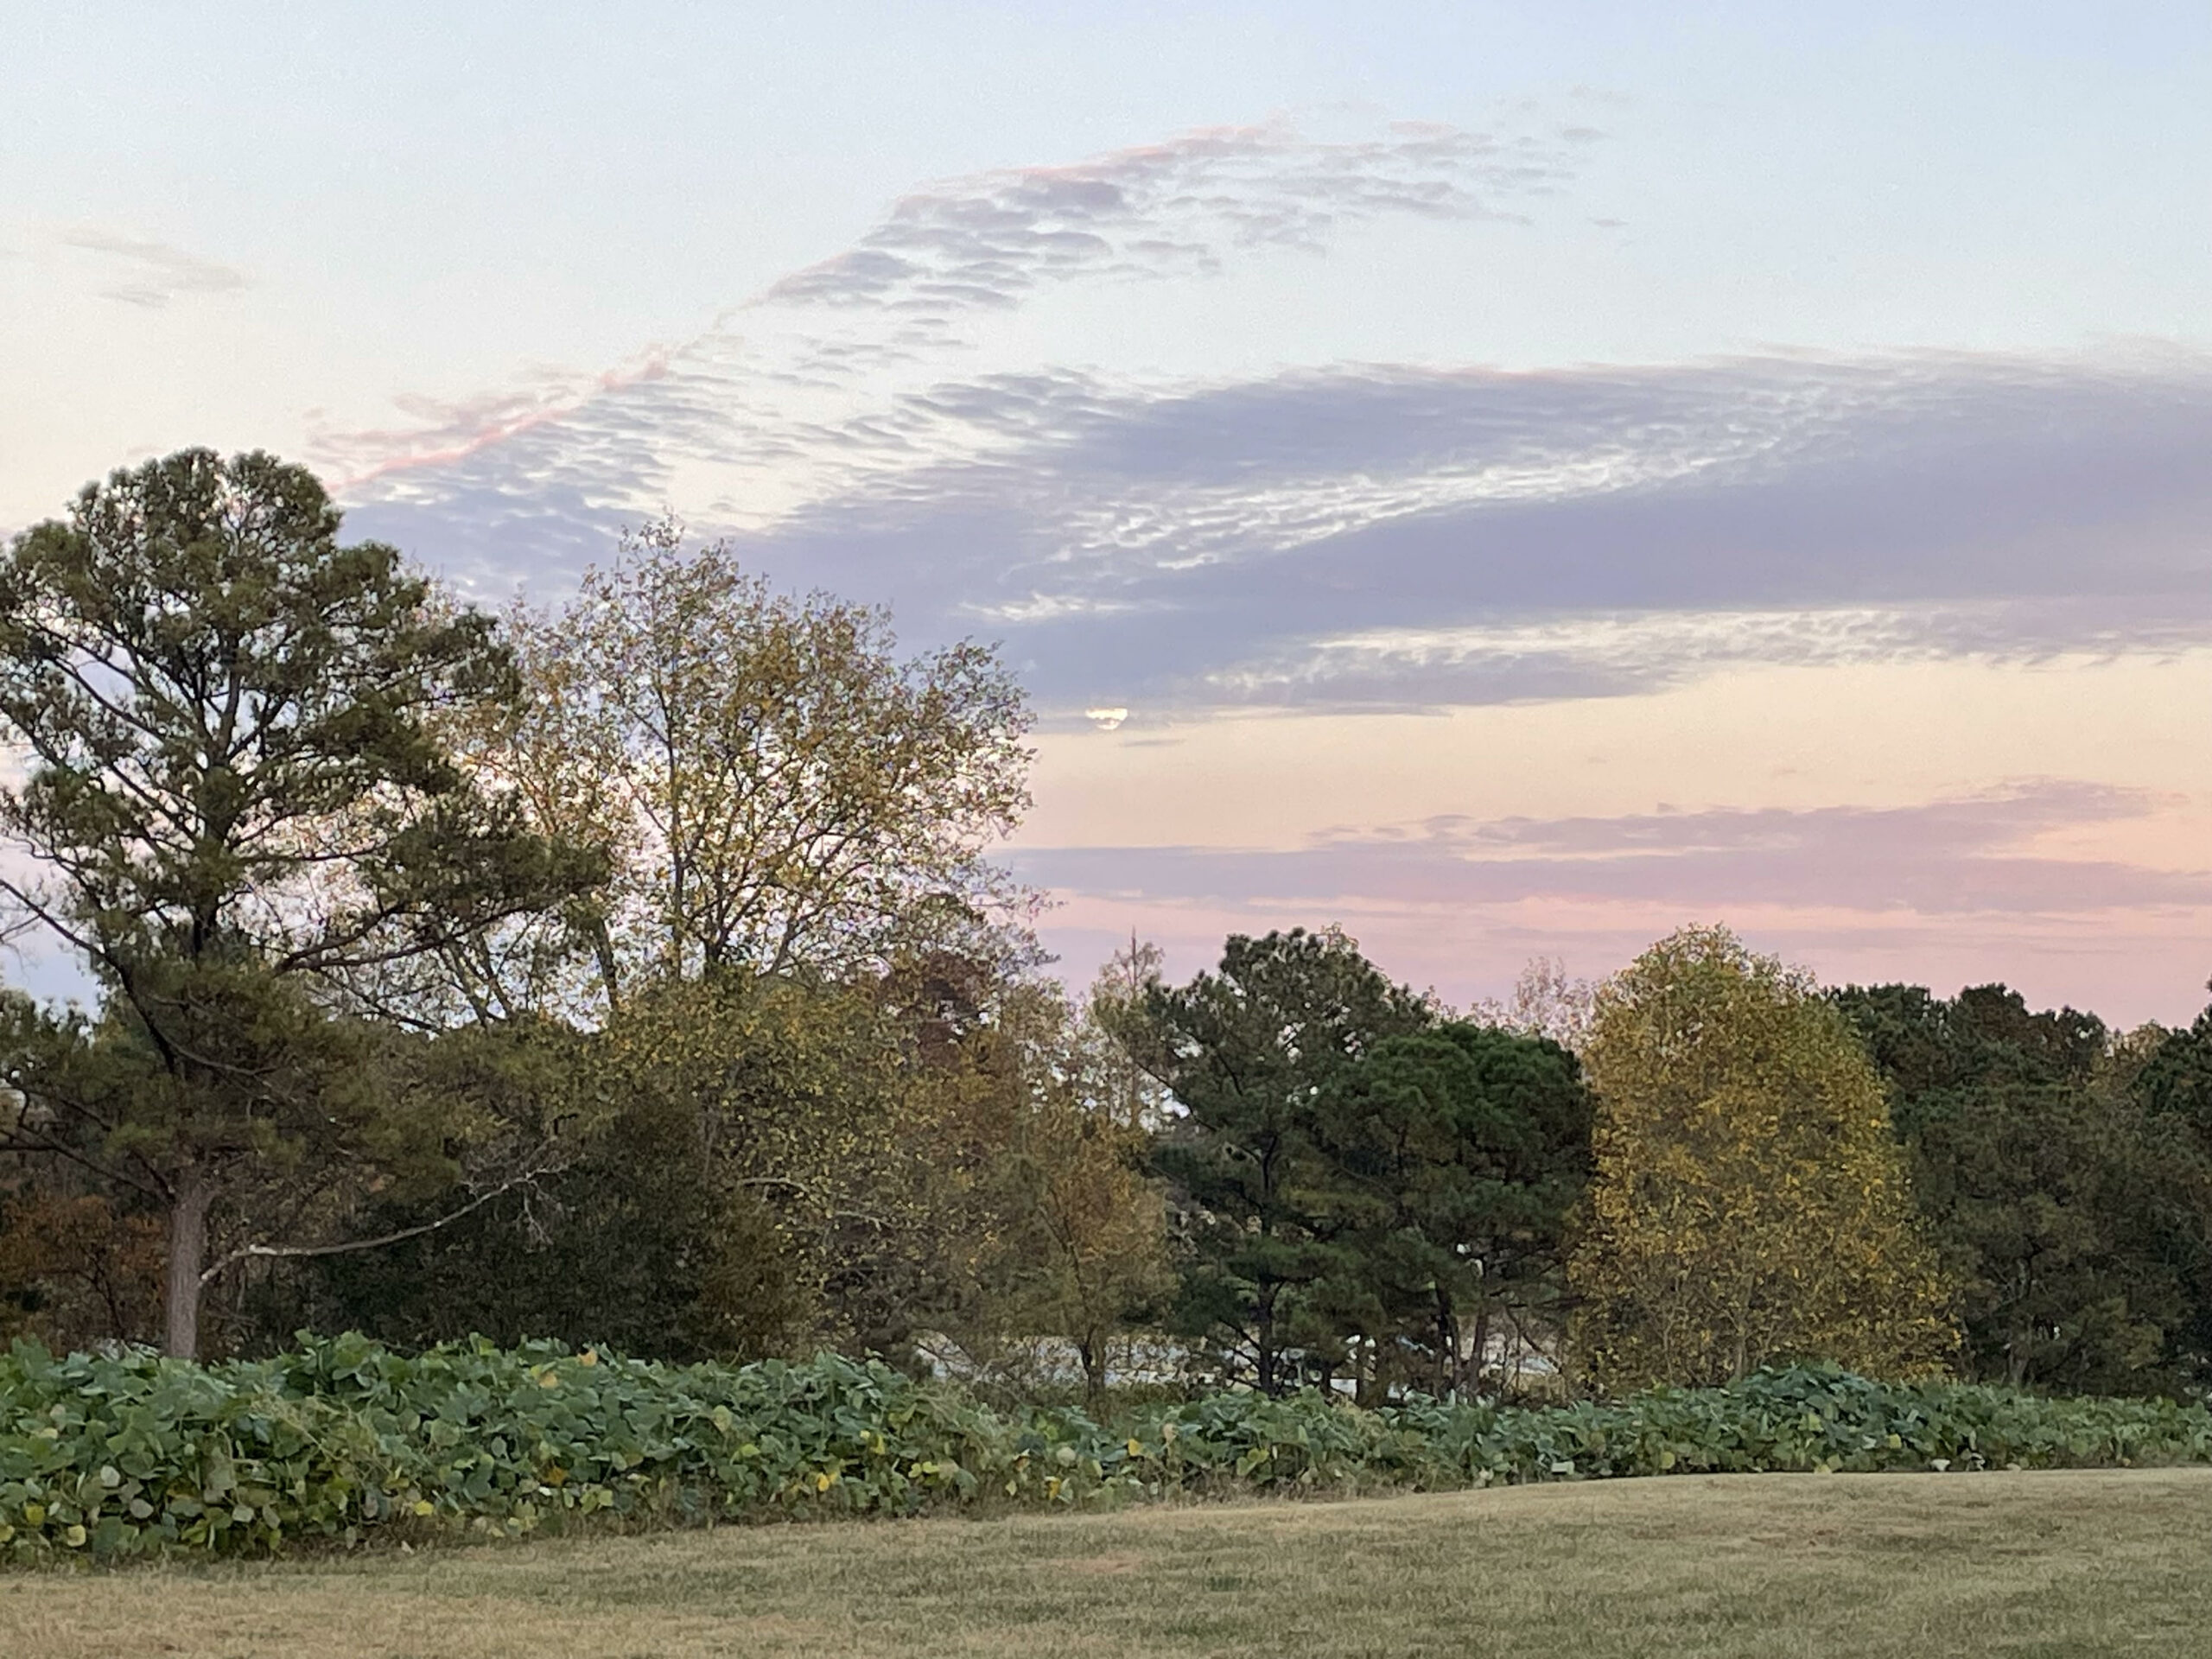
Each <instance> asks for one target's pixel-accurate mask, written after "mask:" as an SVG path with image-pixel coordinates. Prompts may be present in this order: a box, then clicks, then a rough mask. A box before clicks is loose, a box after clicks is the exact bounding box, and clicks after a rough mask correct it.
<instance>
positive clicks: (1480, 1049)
mask: <svg viewBox="0 0 2212 1659" xmlns="http://www.w3.org/2000/svg"><path fill="white" fill-rule="evenodd" d="M1028 728H1029V713H1028V709H1027V705H1026V702H1025V701H1024V699H1023V696H1022V694H1021V691H1020V686H1019V684H1018V683H1017V682H1016V680H1015V678H1014V676H1013V674H1012V673H1011V672H1010V671H1009V670H1008V669H1007V666H1006V664H1004V663H1003V662H1002V661H1001V659H1000V658H999V657H998V656H997V654H996V653H995V652H994V651H992V650H990V649H988V648H987V647H983V646H981V645H975V644H972V643H963V644H960V645H954V646H951V647H948V648H945V649H943V650H939V651H936V652H925V653H921V654H918V655H912V656H909V655H902V654H901V653H900V652H899V647H898V644H897V641H896V639H895V637H894V636H893V632H892V630H891V626H890V622H889V619H888V618H887V616H886V615H885V614H884V613H881V612H880V611H878V610H874V609H870V608H868V607H859V606H854V605H850V604H848V603H845V602H843V601H839V600H837V599H836V598H834V597H832V596H829V595H823V594H813V595H807V596H803V597H793V596H789V595H785V594H779V593H778V592H776V591H774V590H772V588H769V587H768V586H767V585H766V583H765V582H762V581H761V580H760V579H759V578H758V577H755V576H753V575H749V574H747V573H746V572H745V571H744V570H742V569H741V567H740V566H739V564H738V563H737V562H736V560H735V558H734V556H733V554H732V553H731V551H730V550H729V549H728V548H727V547H726V546H723V545H721V544H713V545H707V546H696V545H692V544H690V543H687V542H686V541H685V540H684V538H683V536H682V534H681V533H680V531H678V530H677V528H676V527H675V526H673V525H672V524H657V525H652V526H648V527H647V528H646V529H645V531H642V532H639V533H638V534H636V535H634V536H632V537H629V538H627V539H626V542H625V543H624V545H623V546H622V548H621V549H620V553H619V555H618V556H617V557H616V558H615V559H614V561H613V563H611V564H610V565H609V566H608V567H607V568H606V569H601V570H594V571H593V572H591V573H589V574H588V575H587V576H586V577H585V578H584V579H583V581H582V584H581V586H580V587H579V588H578V589H577V590H576V591H575V594H572V595H571V596H569V598H568V599H567V600H566V601H563V602H562V603H560V604H558V605H556V606H554V607H550V608H532V607H527V606H524V605H521V604H517V605H515V606H513V607H509V608H508V609H507V610H506V611H505V612H504V613H499V614H493V613H486V611H484V610H482V609H480V608H479V607H475V606H473V605H471V604H469V603H467V602H466V601H464V600H463V599H462V598H461V597H460V596H458V595H456V594H454V593H453V592H451V591H449V590H448V589H446V588H442V587H441V586H440V585H439V584H437V583H435V582H433V581H431V580H430V579H429V577H427V576H426V575H423V573H422V572H420V571H419V570H417V569H415V568H413V567H412V566H410V564H409V563H408V562H407V561H406V560H405V559H404V557H403V556H401V555H400V553H399V552H398V551H397V550H395V549H392V548H390V547H386V546H383V545H380V544H378V543H344V542H343V541H342V540H341V539H340V518H339V515H338V513H337V512H336V511H335V510H334V507H333V506H332V505H331V503H330V502H329V500H328V499H327V495H326V494H325V493H324V492H323V490H322V488H321V485H320V484H319V483H318V482H317V481H316V480H315V478H314V477H313V476H312V474H308V472H306V471H305V470H304V469H302V468H299V467H292V466H288V465H286V464H284V463H282V462H280V461H276V460H274V459H272V458H270V457H268V456H266V455H260V454H250V455H242V456H238V457H234V458H230V459H225V458H223V457H220V456H218V455H216V454H213V453H212V452H208V451H205V450H191V451H186V452H182V453H181V454H176V455H173V456H170V457H168V458H166V459H164V460H161V461H154V462H150V463H148V464H146V465H145V466H143V467H138V468H136V469H134V470H130V471H124V472H118V473H117V474H113V475H112V476H111V477H110V478H109V479H108V480H105V482H102V483H99V484H95V485H91V486H86V489H85V490H84V491H83V492H82V493H80V495H79V498H78V499H77V500H76V501H75V503H74V504H73V507H72V508H71V510H70V512H69V513H68V514H67V517H66V518H61V519H57V520H55V521H53V522H50V523H48V524H41V525H39V526H36V527H35V528H34V529H33V530H31V531H28V532H26V533H24V534H23V535H22V536H21V537H17V538H16V540H15V541H14V543H12V544H11V546H10V549H9V550H8V552H7V555H6V557H5V558H4V560H0V732H4V733H5V734H6V738H7V741H8V742H9V745H10V751H11V753H12V756H13V759H14V760H15V762H16V766H15V771H14V772H13V774H12V776H11V777H10V779H9V781H8V782H7V784H6V786H5V788H4V790H0V830H4V832H5V834H6V835H7V836H8V837H9V839H10V841H11V842H13V843H14V846H15V848H16V851H17V854H18V856H17V857H16V858H15V859H14V860H13V861H10V862H7V863H4V864H0V893H4V895H5V898H6V899H7V901H8V904H9V906H10V911H9V914H8V918H7V925H9V926H10V928H12V929H14V930H16V931H19V932H21V933H22V935H23V937H24V938H27V939H28V938H33V937H35V938H39V939H41V940H42V941H43V943H44V944H45V945H46V947H47V948H48V949H49V950H51V949H56V948H58V949H59V950H61V951H62V952H64V953H65V954H66V955H67V956H68V957H72V958H73V959H74V960H75V961H76V962H77V963H79V964H80V965H81V967H82V969H84V971H85V972H86V975H87V976H88V977H89V982H90V984H91V985H92V988H93V990H92V998H91V1003H90V1006H89V1007H78V1006H75V1005H72V1004H57V1003H55V1002H54V1001H52V1000H51V999H49V1000H48V1001H39V1000H36V999H34V998H33V997H31V996H30V995H28V994H26V993H24V992H23V991H21V990H10V991H7V992H5V993H4V995H0V1153H4V1154H8V1155H7V1156H6V1157H5V1158H4V1159H0V1334H6V1333H7V1332H10V1331H14V1332H24V1333H29V1334H35V1335H38V1336H40V1337H41V1338H44V1339H46V1340H48V1341H49V1342H52V1343H56V1344H64V1345H81V1344H91V1343H98V1342H102V1341H108V1342H115V1341H123V1342H132V1341H149V1340H152V1341H159V1342H160V1343H162V1344H163V1345H165V1346H166V1347H167V1348H168V1350H169V1351H172V1352H178V1353H185V1354H213V1353H216V1352H219V1351H257V1350H261V1349H266V1348H270V1347H271V1346H274V1345H276V1344H279V1343H281V1342H283V1340H284V1339H285V1338H287V1337H288V1336H289V1333H290V1332H292V1331H293V1330H295V1329H297V1328H301V1327H311V1328H315V1329H321V1330H326V1331H328V1330H338V1329H359V1330H363V1331H365V1332H368V1333H370V1334H371V1335H372V1336H376V1337H378V1338H384V1339H385V1340H387V1341H391V1342H393V1343H397V1344H426V1343H429V1342H432V1341H436V1340H440V1339H443V1338H453V1337H458V1336H462V1335H467V1334H470V1333H482V1334H485V1335H488V1336H491V1337H493V1338H497V1339H499V1340H502V1341H506V1342H514V1341H518V1340H521V1339H523V1338H535V1337H554V1338H564V1339H567V1340H569V1341H571V1342H575V1343H582V1342H604V1343H611V1344H614V1345H616V1346H618V1347H621V1348H625V1349H627V1350H630V1351H634V1352H638V1353H640V1354H646V1355H652V1356H658V1357H671V1358H691V1357H706V1356H721V1357H741V1358H742V1357H756V1356H761V1355H767V1354H774V1353H785V1352H797V1351H807V1350H810V1349H811V1348H815V1347H819V1346H828V1347H835V1348H842V1349H844V1350H846V1351H873V1352H879V1353H883V1354H886V1355H890V1356H894V1357H905V1358H909V1359H912V1360H913V1361H914V1363H921V1361H920V1360H919V1359H918V1358H917V1355H918V1347H919V1346H921V1345H926V1344H950V1345H952V1346H955V1347H957V1349H958V1351H960V1353H961V1354H962V1355H963V1356H965V1357H966V1358H967V1359H968V1360H969V1362H972V1363H979V1364H983V1365H989V1364H993V1363H998V1364H1001V1365H1004V1366H1013V1365H1014V1364H1016V1363H1017V1362H1019V1361H1020V1359H1021V1357H1023V1356H1025V1355H1031V1354H1033V1353H1034V1351H1035V1344H1036V1343H1037V1342H1038V1341H1039V1339H1040V1338H1057V1339H1058V1340H1059V1341H1061V1342H1063V1343H1065V1344H1066V1345H1067V1347H1068V1349H1069V1351H1071V1352H1072V1353H1073V1354H1074V1355H1075V1356H1076V1357H1077V1360H1078V1362H1079V1363H1080V1366H1081V1368H1082V1370H1083V1372H1084V1376H1085V1379H1086V1381H1087V1382H1088V1383H1089V1384H1090V1386H1091V1387H1093V1388H1094V1389H1095V1388H1096V1387H1099V1386H1102V1385H1103V1383H1104V1382H1105V1381H1106V1378H1107V1376H1108V1372H1109V1364H1110V1363H1111V1357H1112V1355H1113V1354H1114V1353H1115V1352H1116V1351H1117V1350H1118V1349H1122V1348H1126V1347H1127V1346H1128V1344H1130V1343H1131V1342H1132V1341H1138V1340H1144V1341H1147V1342H1148V1344H1149V1347H1150V1350H1151V1351H1153V1352H1154V1353H1155V1354H1160V1353H1172V1354H1173V1355H1175V1356H1177V1357H1179V1359H1180V1360H1181V1361H1182V1362H1183V1363H1185V1364H1186V1365H1188V1366H1191V1367H1193V1368H1195V1369H1197V1370H1200V1371H1202V1372H1204V1373H1205V1374H1206V1375H1210V1376H1216V1377H1218V1378H1225V1379H1229V1380H1232V1381H1242V1382H1248V1383H1251V1384H1252V1385H1254V1386H1255V1387H1257V1388H1259V1389H1262V1390H1265V1391H1268V1392H1281V1391H1284V1390H1287V1389H1293V1388H1296V1387H1299V1386H1303V1385H1307V1384H1313V1385H1319V1386H1322V1387H1331V1386H1335V1387H1340V1388H1347V1389H1353V1390H1355V1391H1357V1392H1358V1393H1359V1394H1361V1395H1363V1396H1366V1397H1370V1398H1380V1397H1383V1396H1386V1395H1390V1394H1393V1393H1399V1392H1404V1391H1408V1390H1412V1391H1420V1392H1428V1393H1437V1394H1443V1393H1450V1392H1455V1391H1456V1392H1462V1393H1464V1392H1468V1391H1471V1390H1475V1389H1484V1388H1489V1387H1496V1386H1499V1385H1500V1384H1501V1383H1510V1382H1511V1381H1512V1380H1513V1379H1515V1378H1524V1377H1527V1376H1535V1375H1546V1376H1552V1377H1555V1378H1560V1379H1563V1380H1564V1381H1565V1382H1566V1383H1569V1384H1571V1385H1573V1386H1590V1387H1595V1388H1599V1389H1624V1388H1632V1387H1635V1386H1637V1385H1640V1384H1642V1383H1649V1382H1653V1381H1666V1382H1675V1383H1697V1382H1707V1381H1713V1380H1720V1379H1725V1378H1727V1377H1730V1376H1740V1375H1743V1374H1745V1372H1746V1371H1747V1370H1751V1369H1753V1368H1756V1367H1757V1366H1758V1365H1761V1364H1763V1363H1769V1362H1771V1361H1774V1360H1777V1359H1782V1358H1789V1357H1808V1356H1815V1357H1831V1358H1836V1359H1840V1360H1842V1361H1844V1362H1845V1363H1850V1364H1853V1365H1854V1366H1857V1367H1859V1368H1860V1369H1862V1370H1867V1371H1869V1372H1871V1373H1875V1374H1885V1375H1904V1374H1911V1373H1915V1372H1921V1371H1930V1370H1943V1369H1955V1370H1959V1371H1961V1372H1962V1373H1964V1374H1966V1375H1968V1376H1976V1377H1994V1378H2002V1379H2005V1380H2008V1381H2012V1382H2014V1383H2026V1384H2032V1385H2039V1386H2046V1387H2053V1388H2065V1389H2077V1390H2107V1391H2132V1392H2155V1391H2158V1390H2173V1389H2183V1388H2187V1387H2190V1386H2191V1385H2193V1384H2196V1383H2200V1382H2201V1381H2202V1380H2203V1379H2204V1377H2205V1376H2207V1374H2208V1372H2212V1013H2208V1015H2207V1016H2206V1017H2205V1018H2203V1019H2200V1020H2198V1021H2197V1022H2196V1025H2195V1026H2193V1027H2190V1028H2188V1029H2186V1030H2183V1031H2164V1030H2161V1029H2158V1028H2156V1027H2150V1028H2145V1029H2144V1030H2141V1031H2136V1032H2127V1033H2120V1032H2115V1031H2112V1030H2109V1029H2107V1027H2105V1026H2104V1025H2103V1024H2102V1023H2101V1022H2100V1021H2098V1020H2096V1019H2094V1016H2090V1015H2087V1014H2077V1013H2075V1012H2074V1011H2072V1010H2064V1011H2061V1012H2057V1013H2033V1012H2031V1011H2030V1010H2029V1009H2028V1008H2027V1007H2026V1006H2025V1004H2024V1001H2022V999H2021V998H2019V997H2018V995H2015V994H2013V993H2012V992H2010V991H2007V990H2006V989H2005V988H2003V987H2001V986H1992V987H1983V988H1974V989H1969V990H1967V991H1964V992H1962V993H1961V994H1960V995H1958V996H1956V997H1955V998H1951V999H1948V1000H1946V999H1942V998H1939V997H1936V996H1935V995H1932V994H1931V993H1929V992H1928V991H1926V990H1924V989H1921V988H1912V987H1904V986H1885V987H1876V988H1848V989H1845V990H1840V991H1833V992H1831V991H1827V990H1824V989H1822V988H1820V987H1818V986H1817V985H1815V984H1814V983H1813V982H1811V981H1810V980H1809V979H1808V977H1806V976H1803V975H1802V974H1799V973H1796V972H1794V971H1792V970H1789V969H1785V968H1784V967H1783V966H1782V964H1780V963H1777V962H1775V961H1773V960H1771V959H1770V958H1765V957H1760V956H1758V954H1756V953H1755V952H1752V951H1751V950H1748V949H1747V948H1746V947H1745V946H1744V945H1743V944H1741V943H1740V942H1739V941H1738V940H1736V939H1735V938H1733V937H1732V936H1731V935H1729V934H1727V933H1726V932H1725V931H1719V930H1712V929H1691V930H1687V931H1683V932H1681V933H1679V934H1676V935H1675V936H1674V937H1672V938H1669V939H1667V940H1664V941H1662V942H1661V943H1660V944H1657V945H1655V946H1654V947H1653V948H1652V949H1651V950H1649V951H1648V952H1646V953H1645V954H1644V955H1643V957H1640V958H1639V959H1638V960H1637V962H1636V963H1634V964H1631V966H1630V967H1629V968H1628V969H1624V970H1623V971H1622V972H1621V973H1620V974H1618V975H1616V976H1613V977H1612V978H1611V979H1610V980H1608V981H1607V982H1605V984H1604V985H1602V986H1600V987H1599V988H1596V989H1595V990H1594V991H1587V990H1585V989H1578V988H1575V987H1571V986H1568V985H1567V984H1565V983H1564V982H1562V981H1561V980H1560V978H1559V977H1558V976H1557V975H1556V974H1550V973H1540V974H1538V975H1536V976H1534V977H1532V978H1531V979H1529V981H1526V982H1524V985H1523V988H1522V994H1521V995H1519V996H1518V997H1517V998H1516V1003H1515V1005H1513V1006H1511V1007H1494V1008H1487V1009H1483V1010H1478V1011H1477V1012H1476V1013H1475V1014H1469V1015H1461V1014H1454V1013H1453V1012H1452V1011H1451V1010H1448V1009H1446V1008H1445V1007H1442V1006H1441V1005H1440V1003H1438V1001H1436V1000H1435V999H1434V998H1433V997H1432V996H1428V995H1419V994H1416V993H1415V992H1414V991H1413V990H1412V989H1411V988H1408V987H1406V986H1403V985H1399V984H1396V983H1394V982H1391V981H1390V980H1389V978H1388V977H1387V976H1385V975H1384V974H1383V973H1382V972H1381V971H1380V970H1379V969H1376V967H1375V966H1374V965H1373V964H1372V963H1369V962H1368V961H1367V960H1366V959H1365V957H1363V955H1362V954H1361V953H1360V951H1359V950H1358V949H1357V945H1356V944H1355V943H1354V942H1353V941H1351V939H1349V938H1346V937H1345V936H1344V935H1343V934H1342V933H1341V932H1338V931H1333V930H1323V931H1311V932H1309V931H1287V932H1278V933H1273V934H1269V935H1268V936H1266V937H1264V938H1231V939H1230V940H1229V941H1228V943H1227V944H1226V946H1225V948H1224V953H1223V956H1222V958H1221V961H1220V963H1219V964H1218V966H1217V968H1215V969H1211V970H1209V971H1206V972H1203V973H1200V974H1198V975H1196V976H1193V977H1192V979H1191V980H1189V981H1188V982H1185V983H1182V984H1173V983H1170V982H1167V980H1166V977H1165V976H1164V975H1163V973H1162V970H1161V964H1160V957H1159V954H1158V953H1157V952H1156V951H1154V950H1151V949H1150V948H1149V947H1146V946H1143V945H1141V944H1137V943H1135V942H1133V943H1132V945H1131V947H1130V949H1129V950H1128V951H1127V952H1125V953H1123V954H1122V956H1120V957H1117V958H1116V961H1115V962H1114V963H1110V964H1109V966H1108V968H1107V969H1106V970H1105V971H1103V973H1102V975H1101V976H1100V977H1099V979H1098V981H1097V982H1096V983H1095V984H1094V985H1093V986H1092V987H1091V988H1090V989H1089V991H1088V992H1087V993H1085V994H1084V995H1069V994H1068V993H1067V992H1066V991H1065V990H1064V989H1063V988H1061V987H1060V986H1059V985H1058V982H1055V981H1054V980H1052V978H1050V977H1049V976H1047V975H1046V973H1045V972H1044V971H1043V968H1044V966H1045V963H1044V961H1043V959H1042V957H1041V956H1040V954H1039V951H1038V950H1037V947H1036V944H1035V942H1034V938H1033V933H1032V931H1031V922H1032V921H1033V915H1034V905H1035V900H1034V898H1033V895H1030V894H1027V893H1024V892H1023V891H1021V890H1020V888H1019V887H1017V886H1016V885H1014V883H1012V882H1011V881H1010V880H1008V879H1007V876H1006V875H1005V874H1004V873H1003V872H1002V871H1001V869H1000V868H998V867H997V866H995V864H993V863H992V861H990V859H989V858H988V851H989V849H990V847H991V845H992V843H993V842H995V840H996V839H997V838H999V837H1000V836H1003V835H1004V834H1005V833H1007V831H1008V830H1010V829H1012V828H1013V827H1014V825H1015V824H1016V823H1018V821H1019V819H1020V815H1021V813H1022V811H1023V810H1025V808H1026V807H1027V766H1028V762H1029V752H1028V749H1027V731H1028Z"/></svg>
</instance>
